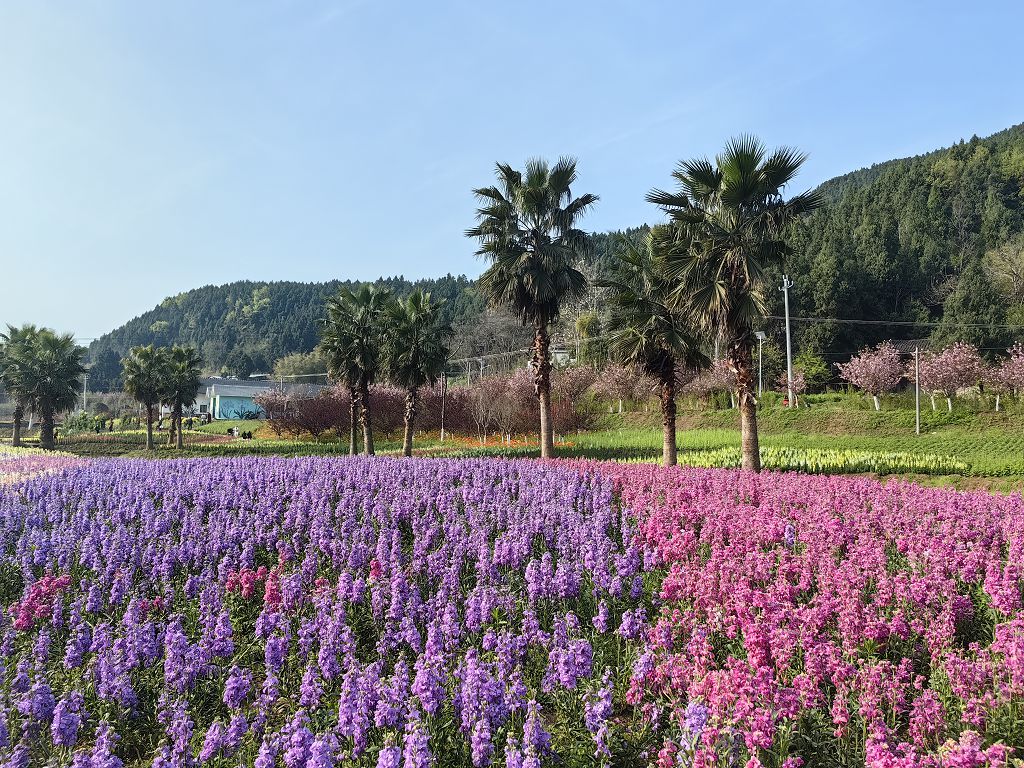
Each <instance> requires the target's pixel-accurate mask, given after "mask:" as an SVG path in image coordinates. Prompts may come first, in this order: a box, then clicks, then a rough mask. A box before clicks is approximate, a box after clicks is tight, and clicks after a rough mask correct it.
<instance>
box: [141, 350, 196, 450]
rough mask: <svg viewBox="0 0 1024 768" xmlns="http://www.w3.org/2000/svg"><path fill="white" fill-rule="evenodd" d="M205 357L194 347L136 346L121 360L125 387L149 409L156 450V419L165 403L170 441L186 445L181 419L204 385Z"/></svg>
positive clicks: (149, 441)
mask: <svg viewBox="0 0 1024 768" xmlns="http://www.w3.org/2000/svg"><path fill="white" fill-rule="evenodd" d="M202 364H203V360H202V358H201V357H200V356H199V353H198V352H196V350H195V348H193V347H185V346H178V345H177V344H176V345H174V346H173V347H156V346H154V345H152V344H150V345H148V346H145V347H141V346H140V347H132V349H131V350H130V351H129V353H128V357H126V358H124V360H122V361H121V365H122V368H123V371H124V390H125V392H127V393H128V394H129V395H131V396H132V397H134V398H135V399H136V400H138V401H139V403H140V404H141V405H142V407H143V408H144V409H145V411H146V449H147V450H150V451H152V450H154V448H155V445H154V442H153V422H154V421H155V420H156V414H157V411H158V409H159V408H160V406H161V405H166V406H167V407H169V408H170V411H171V428H170V431H169V432H168V435H167V444H168V445H174V446H175V447H177V448H178V449H179V450H180V449H181V448H183V447H184V439H183V435H182V431H181V420H182V416H183V415H184V412H185V409H187V408H190V407H191V406H192V405H193V404H195V402H196V396H197V395H198V394H199V390H200V388H201V387H202V380H201V377H202Z"/></svg>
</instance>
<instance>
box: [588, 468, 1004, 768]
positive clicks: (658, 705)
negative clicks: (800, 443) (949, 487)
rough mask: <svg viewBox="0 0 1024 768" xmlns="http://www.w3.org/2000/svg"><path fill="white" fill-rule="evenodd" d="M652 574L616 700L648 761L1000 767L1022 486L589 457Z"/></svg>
mask: <svg viewBox="0 0 1024 768" xmlns="http://www.w3.org/2000/svg"><path fill="white" fill-rule="evenodd" d="M602 472H603V473H604V474H606V475H612V476H614V477H615V478H616V481H617V484H618V487H619V488H620V493H621V497H622V501H623V503H624V504H625V505H627V506H628V507H631V508H633V509H635V510H637V511H640V512H642V515H643V518H644V522H643V525H642V527H641V535H642V537H643V540H644V544H645V547H646V548H647V550H648V553H649V554H648V558H651V557H653V558H654V559H655V560H656V562H657V564H658V565H659V566H660V567H661V568H662V569H663V570H664V574H665V575H664V580H663V581H662V582H661V585H660V597H661V598H662V599H663V600H664V606H663V607H662V609H661V610H660V612H659V613H658V615H657V616H656V617H653V618H654V625H653V626H652V628H651V629H650V631H649V634H648V641H649V648H648V649H647V651H646V652H645V653H644V655H643V656H642V657H641V658H640V660H639V661H638V663H637V665H636V666H635V668H634V672H633V680H632V687H631V689H630V692H629V700H630V701H631V702H633V703H634V704H635V705H636V706H638V707H640V708H642V709H643V711H644V712H645V713H646V715H647V716H648V718H650V720H651V722H652V723H654V724H657V726H658V727H659V729H660V730H661V731H662V733H664V735H665V742H664V744H663V747H662V750H661V753H660V756H659V759H658V764H659V765H661V766H670V765H677V764H684V765H695V766H712V765H720V764H722V761H723V760H728V761H730V762H732V761H734V760H735V761H736V764H737V765H742V764H743V763H744V761H746V765H748V766H758V765H761V764H766V765H773V766H776V765H782V766H794V765H800V764H801V761H804V760H806V761H809V762H810V764H821V763H822V762H823V761H828V760H835V759H836V756H837V755H838V756H842V757H841V761H842V763H843V764H849V765H856V764H865V763H866V764H867V765H869V766H887V767H888V766H919V765H923V766H940V765H943V766H968V765H969V766H983V765H992V766H996V765H1003V764H1005V763H1006V760H1007V756H1008V752H1009V750H1008V748H1007V745H1019V744H1021V743H1022V737H1024V611H1022V607H1021V596H1022V591H1021V587H1022V581H1021V580H1022V576H1024V500H1022V499H1021V497H1020V496H1019V495H1015V496H1010V497H1001V496H989V495H987V494H984V493H972V494H962V493H956V492H951V491H945V490H936V489H927V488H921V487H918V486H915V485H912V484H908V483H889V484H886V485H880V484H878V483H877V482H873V481H869V480H861V479H851V478H828V477H815V476H806V475H773V474H763V475H753V474H746V473H741V472H720V471H702V470H682V471H679V470H662V469H659V468H656V467H653V466H643V465H621V464H620V465H606V466H604V468H603V469H602Z"/></svg>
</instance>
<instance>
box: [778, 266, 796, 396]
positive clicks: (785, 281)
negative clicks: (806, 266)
mask: <svg viewBox="0 0 1024 768" xmlns="http://www.w3.org/2000/svg"><path fill="white" fill-rule="evenodd" d="M792 287H793V281H792V280H790V279H789V275H783V276H782V287H781V288H780V289H779V290H780V291H782V300H783V303H784V304H785V307H786V390H787V395H788V398H789V407H790V408H792V407H793V344H792V342H791V340H790V336H789V289H790V288H792Z"/></svg>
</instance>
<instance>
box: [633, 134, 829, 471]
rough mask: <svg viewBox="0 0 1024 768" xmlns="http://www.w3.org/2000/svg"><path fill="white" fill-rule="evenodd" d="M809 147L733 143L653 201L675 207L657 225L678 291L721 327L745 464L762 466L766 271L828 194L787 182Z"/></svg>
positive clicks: (699, 318) (698, 314) (696, 316)
mask: <svg viewBox="0 0 1024 768" xmlns="http://www.w3.org/2000/svg"><path fill="white" fill-rule="evenodd" d="M805 159H806V155H804V154H802V153H800V152H798V151H797V150H795V149H791V148H789V147H780V148H779V149H776V150H774V151H773V152H771V153H770V154H769V152H768V150H767V149H766V148H765V146H764V145H763V144H762V143H761V142H760V141H759V140H758V139H757V138H755V137H753V136H740V137H739V138H735V139H732V140H730V141H729V142H728V144H726V146H725V149H724V150H723V151H722V153H721V154H719V155H718V156H717V157H716V158H715V161H714V162H712V161H710V160H708V159H707V158H701V159H697V160H688V161H684V162H682V163H680V164H679V166H678V167H677V169H676V170H675V172H674V173H673V174H672V176H673V177H674V178H675V180H676V182H677V183H678V191H677V192H662V191H661V190H653V191H651V192H650V193H649V194H648V195H647V199H648V201H649V202H652V203H654V204H655V205H658V206H660V207H661V209H662V210H663V211H665V213H667V214H668V215H669V218H670V225H669V226H668V227H667V228H661V229H660V230H659V232H658V234H656V235H655V239H654V243H655V248H656V250H657V251H658V253H659V255H661V256H663V257H664V260H665V265H666V273H667V274H668V276H669V278H670V279H672V280H673V281H675V282H676V290H675V294H674V298H675V300H676V302H677V304H678V306H679V307H680V308H682V309H683V310H684V311H685V312H687V313H688V314H689V315H690V317H691V318H693V320H694V322H695V323H696V324H697V325H699V326H700V327H702V328H704V329H706V330H707V331H709V332H710V333H713V334H721V335H722V337H723V339H724V340H725V344H726V359H727V360H728V363H729V367H730V368H731V369H732V370H733V371H734V372H735V374H736V379H737V395H738V400H739V406H740V428H741V433H742V445H743V468H744V469H749V470H753V471H755V472H756V471H759V470H760V468H761V459H760V453H759V447H758V438H757V399H756V397H755V393H756V373H755V371H754V366H753V362H752V361H753V347H754V326H755V325H756V324H758V323H759V322H760V321H761V320H762V319H763V317H764V315H765V314H766V312H767V304H768V298H767V296H768V290H769V288H768V286H767V284H766V282H765V271H766V270H767V269H768V268H769V267H773V266H776V265H779V264H780V263H781V261H782V260H783V258H784V257H785V256H786V254H787V253H788V252H789V248H788V246H787V245H786V232H787V229H788V228H789V226H790V225H791V223H792V222H793V221H794V220H795V219H797V218H798V217H800V216H802V215H803V214H805V213H807V212H809V211H813V210H814V209H815V208H818V207H819V206H820V205H821V204H822V198H821V197H820V195H818V194H817V193H816V192H809V193H804V194H801V195H795V196H793V197H791V198H790V199H788V200H786V199H784V197H783V191H784V189H785V187H786V185H787V184H788V183H789V182H790V181H792V180H793V178H794V177H795V176H796V174H797V172H798V171H799V170H800V166H801V165H803V163H804V160H805Z"/></svg>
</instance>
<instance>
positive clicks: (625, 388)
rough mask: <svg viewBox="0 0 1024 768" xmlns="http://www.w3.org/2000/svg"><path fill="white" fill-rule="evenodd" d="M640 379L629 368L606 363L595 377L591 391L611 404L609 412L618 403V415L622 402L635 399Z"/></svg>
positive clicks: (632, 369)
mask: <svg viewBox="0 0 1024 768" xmlns="http://www.w3.org/2000/svg"><path fill="white" fill-rule="evenodd" d="M641 378H642V377H641V375H640V374H639V373H638V372H637V371H636V369H635V368H633V367H631V366H627V365H621V364H619V363H608V364H607V365H606V366H605V367H604V368H602V369H601V372H600V373H599V374H598V375H597V380H596V381H595V382H594V384H593V387H592V389H593V392H594V394H595V395H597V396H598V397H599V398H601V399H602V400H608V401H609V402H610V403H611V405H610V406H609V412H611V410H613V409H614V404H615V402H616V401H618V408H619V413H622V404H623V401H628V400H633V399H635V398H636V396H637V394H638V393H639V392H640V390H641V387H642V384H641V381H640V379H641Z"/></svg>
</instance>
